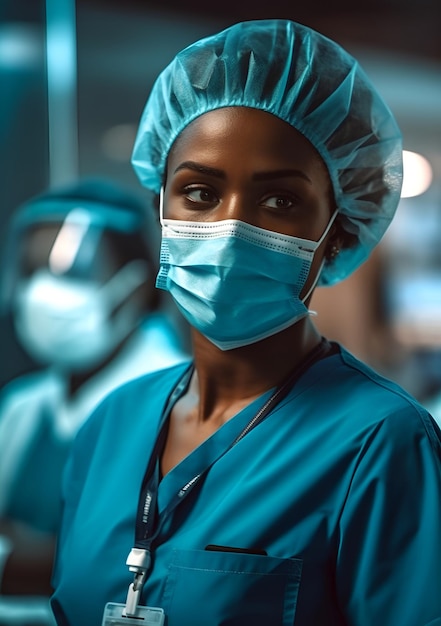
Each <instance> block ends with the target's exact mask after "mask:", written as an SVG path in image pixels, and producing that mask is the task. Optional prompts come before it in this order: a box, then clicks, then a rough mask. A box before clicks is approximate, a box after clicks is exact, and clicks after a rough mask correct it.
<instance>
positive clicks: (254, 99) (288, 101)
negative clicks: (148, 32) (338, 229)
mask: <svg viewBox="0 0 441 626" xmlns="http://www.w3.org/2000/svg"><path fill="white" fill-rule="evenodd" d="M230 106H244V107H251V108H255V109H259V110H262V111H266V112H268V113H271V114H272V115H275V116H276V117H278V118H280V119H281V120H283V121H284V122H287V123H288V124H290V125H291V126H292V127H294V128H295V129H297V130H298V131H299V132H301V133H302V134H303V135H304V136H305V137H306V138H307V139H308V140H309V141H310V142H311V144H312V145H313V146H314V147H315V149H316V150H317V152H318V153H319V154H320V156H321V157H322V159H323V161H324V163H325V165H326V167H327V169H328V172H329V176H330V179H331V183H332V186H333V190H334V196H335V202H336V207H337V209H338V211H339V217H338V220H339V221H340V222H341V225H342V227H343V228H344V229H345V230H346V231H347V232H349V233H351V234H353V235H355V236H356V240H357V243H356V245H355V246H353V247H350V248H346V249H344V250H342V251H340V254H339V255H338V257H337V258H335V259H334V260H333V261H332V262H329V261H328V262H326V264H325V266H324V268H323V271H322V273H321V276H320V282H319V284H320V285H330V284H333V283H336V282H339V281H341V280H343V279H344V278H345V277H346V276H348V275H349V274H350V273H351V272H353V271H354V270H355V269H356V268H357V267H358V266H359V265H360V264H361V263H362V262H363V261H365V260H366V258H367V257H368V256H369V254H370V252H371V251H372V249H373V247H374V246H375V245H376V244H377V243H378V241H379V240H380V239H381V237H382V235H383V234H384V232H385V230H386V228H387V227H388V225H389V223H390V221H391V220H392V217H393V215H394V213H395V210H396V208H397V205H398V201H399V198H400V191H401V182H402V141H401V133H400V130H399V128H398V126H397V124H396V122H395V119H394V117H393V115H392V113H391V111H390V110H389V108H388V106H387V105H386V104H385V103H384V101H383V100H382V98H381V96H380V95H379V94H378V92H377V90H376V88H375V87H374V85H373V84H372V82H371V81H370V79H369V78H368V77H367V76H366V74H365V72H364V71H363V69H362V68H361V67H360V65H359V63H358V62H357V60H356V59H354V58H353V57H352V56H351V55H350V54H348V53H347V52H346V51H345V50H344V49H343V48H341V47H340V46H339V45H338V44H336V43H335V42H333V41H331V40H330V39H328V38H327V37H325V36H323V35H321V34H320V33H318V32H316V31H314V30H312V29H310V28H308V27H307V26H303V25H301V24H297V23H295V22H292V21H289V20H257V21H248V22H242V23H239V24H235V25H233V26H231V27H230V28H227V29H226V30H224V31H222V32H220V33H217V34H215V35H213V36H211V37H206V38H205V39H202V40H200V41H197V42H195V43H194V44H192V45H190V46H188V47H187V48H186V49H185V50H182V51H181V52H180V53H179V54H177V55H176V57H175V58H174V59H173V61H172V62H171V63H170V64H169V65H168V67H166V68H165V69H164V71H163V72H162V73H161V74H160V76H159V77H158V79H157V81H156V83H155V85H154V86H153V89H152V91H151V93H150V96H149V98H148V101H147V104H146V106H145V109H144V112H143V114H142V117H141V121H140V124H139V129H138V134H137V137H136V141H135V146H134V150H133V155H132V164H133V167H134V169H135V172H136V174H137V175H138V177H139V179H140V181H141V183H142V184H143V185H144V186H145V187H147V188H149V189H151V190H152V191H154V192H156V193H159V190H160V187H161V185H162V184H163V181H164V171H165V164H166V161H167V157H168V154H169V152H170V149H171V147H172V144H173V142H174V141H175V139H176V138H177V137H178V135H179V134H180V133H181V132H182V131H183V130H184V128H185V127H186V126H188V124H190V123H191V122H192V121H193V120H194V119H196V118H197V117H199V116H200V115H203V114H204V113H207V112H208V111H212V110H215V109H220V108H222V107H230Z"/></svg>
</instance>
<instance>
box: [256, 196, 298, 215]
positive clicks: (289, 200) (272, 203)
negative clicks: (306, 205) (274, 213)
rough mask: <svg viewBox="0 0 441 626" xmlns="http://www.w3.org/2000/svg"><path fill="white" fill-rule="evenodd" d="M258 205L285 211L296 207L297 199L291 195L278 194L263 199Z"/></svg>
mask: <svg viewBox="0 0 441 626" xmlns="http://www.w3.org/2000/svg"><path fill="white" fill-rule="evenodd" d="M260 204H261V206H264V207H267V208H269V209H272V210H282V211H286V210H288V209H292V208H294V207H295V206H297V205H298V198H297V197H296V196H294V195H292V194H287V193H279V194H275V195H272V196H267V197H266V198H263V199H262V200H261V202H260Z"/></svg>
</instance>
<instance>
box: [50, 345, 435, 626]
mask: <svg viewBox="0 0 441 626" xmlns="http://www.w3.org/2000/svg"><path fill="white" fill-rule="evenodd" d="M184 369H185V366H177V367H174V368H171V369H168V370H166V371H164V372H160V373H154V374H151V375H149V376H147V377H144V378H142V379H139V380H138V381H135V382H133V383H129V384H128V385H127V386H125V387H123V388H121V389H119V390H117V391H116V392H114V393H113V394H112V395H111V396H110V397H109V398H108V399H107V400H106V401H105V402H104V403H103V404H102V405H101V407H100V408H99V409H98V410H97V411H96V413H95V414H94V416H92V417H91V418H90V419H89V420H88V422H87V423H86V425H85V426H84V427H83V429H82V431H81V432H80V434H79V436H78V438H77V441H76V444H75V448H74V454H73V456H72V457H71V460H70V463H69V467H68V471H67V473H66V476H65V479H66V480H65V490H64V493H65V497H66V504H65V514H64V523H63V531H62V534H61V538H60V545H59V553H58V558H57V565H56V572H55V576H54V584H55V588H56V590H55V594H54V597H53V600H52V602H53V607H54V611H55V614H56V615H57V619H58V623H59V624H60V625H61V624H63V625H67V624H69V625H70V626H99V625H100V623H101V615H102V611H103V608H104V605H105V604H106V602H124V601H125V598H126V594H127V588H128V585H129V583H130V582H131V580H132V578H131V574H130V573H129V571H128V568H127V567H126V565H125V560H126V558H127V555H128V552H129V550H130V548H131V547H132V544H133V540H134V531H135V513H136V508H137V503H138V496H139V490H140V485H141V482H142V478H143V474H144V471H145V468H146V465H147V462H148V459H149V456H150V454H151V451H152V448H153V446H154V443H155V438H156V432H157V427H158V422H159V420H160V417H161V413H162V410H163V407H164V405H165V403H166V399H167V397H168V395H169V393H170V392H171V390H172V388H173V387H174V384H175V383H176V382H177V380H178V379H179V378H180V376H181V374H182V372H183V370H184ZM269 393H270V391H269V392H268V393H266V394H264V396H262V397H261V398H259V399H258V400H256V401H254V402H253V403H252V404H251V405H250V406H248V407H246V408H245V409H244V410H242V411H241V412H240V413H239V414H238V415H236V416H235V417H234V418H233V419H231V420H229V421H228V422H227V423H226V424H225V425H224V426H223V427H222V428H221V429H220V430H218V431H217V432H216V433H215V434H214V435H213V436H212V437H211V438H209V439H208V440H207V441H206V442H204V443H203V444H202V445H201V446H200V447H199V448H198V449H196V450H195V451H194V452H193V453H192V454H190V455H189V456H188V457H187V458H186V459H184V460H183V461H182V462H181V463H180V464H179V465H178V466H176V467H175V468H174V469H173V470H172V471H171V472H170V473H168V474H167V475H166V476H165V477H164V478H163V480H162V481H161V483H160V490H159V511H160V512H161V511H163V510H164V507H165V506H166V505H167V503H168V502H169V501H170V498H172V497H173V496H174V495H175V494H176V492H177V491H178V490H179V489H180V488H181V487H182V486H183V485H184V484H185V483H186V482H187V481H188V480H190V479H191V478H192V477H193V476H194V475H195V473H197V472H198V471H199V470H200V469H201V468H202V467H203V466H204V465H205V464H206V463H207V462H208V461H209V460H210V459H212V458H214V456H215V455H217V454H218V453H219V452H221V451H222V450H224V449H225V448H226V447H227V446H228V444H229V443H230V442H231V441H232V440H233V439H234V438H235V436H237V434H238V433H239V432H240V431H241V430H242V428H243V427H244V425H245V424H246V423H247V422H248V420H249V419H250V418H251V417H252V416H253V415H254V414H255V412H256V411H257V410H258V408H260V406H261V405H262V404H263V403H264V402H265V400H266V399H267V398H268V396H269ZM440 529H441V451H440V440H439V432H437V431H436V430H435V426H434V422H433V421H432V420H431V418H430V417H429V416H428V414H427V413H426V412H425V410H424V409H423V408H422V407H420V406H419V405H418V404H417V403H416V402H415V401H414V400H413V399H412V398H410V397H409V396H408V395H407V394H406V393H405V392H403V391H402V390H401V389H399V388H398V387H397V386H395V385H394V384H392V383H390V382H388V381H385V380H384V379H383V378H381V377H379V376H378V375H377V374H375V373H374V372H372V371H371V370H370V369H368V368H367V367H366V366H364V365H363V364H361V363H360V362H358V361H357V360H356V359H354V358H353V357H352V356H350V355H349V354H348V353H347V352H345V351H344V350H341V351H337V353H336V354H333V355H331V356H329V357H327V358H326V359H324V360H322V361H320V362H318V363H316V364H315V365H313V366H312V367H311V368H310V369H309V371H307V372H306V373H305V374H304V375H303V376H302V377H301V379H300V380H299V381H298V382H297V384H296V385H295V387H294V388H293V389H292V391H291V392H290V394H289V395H288V396H287V397H286V398H285V399H284V400H283V401H282V402H281V404H280V405H279V406H277V407H276V408H275V409H274V410H273V411H272V412H271V413H270V415H269V416H268V417H267V419H266V420H265V421H264V422H262V423H261V424H260V425H259V426H257V427H256V428H255V429H254V430H253V431H251V432H250V433H249V434H247V435H246V436H245V437H244V438H243V439H242V440H241V441H240V442H239V443H238V444H237V445H236V446H235V447H233V448H232V449H231V450H230V451H228V452H227V453H226V454H225V455H224V456H223V457H222V458H221V459H220V460H219V461H218V462H217V463H215V465H214V466H213V467H212V469H211V470H210V471H209V473H208V475H207V477H206V479H205V480H204V482H203V484H202V486H201V488H200V489H198V490H197V493H195V494H191V495H190V496H189V497H188V499H187V500H185V501H184V503H183V504H182V506H181V507H180V508H178V509H177V511H176V514H175V515H174V516H173V517H172V518H171V519H170V520H169V522H168V523H166V524H165V525H164V528H163V532H162V535H161V539H160V544H159V545H158V547H157V549H156V550H155V553H154V561H153V570H152V572H151V574H150V576H149V578H148V580H147V583H146V586H145V590H144V596H143V599H144V602H145V603H146V604H149V605H151V606H161V607H162V608H163V609H164V610H165V613H166V615H167V626H220V625H223V626H225V625H228V626H233V625H234V626H236V625H237V626H238V625H239V624H240V625H241V626H248V625H249V626H255V625H257V626H263V625H264V624H265V625H268V624H271V626H278V625H283V626H287V625H293V624H294V623H295V626H312V625H314V626H315V625H325V624H326V625H327V626H343V625H351V626H372V625H373V624H381V626H398V625H400V626H417V625H418V626H424V625H428V624H437V623H438V622H437V620H439V619H440V618H441V593H440V581H441V558H440V555H441V532H440ZM208 544H215V545H218V546H219V545H220V546H234V547H237V548H244V549H250V548H251V549H255V548H260V549H263V550H265V551H266V553H267V556H261V555H256V554H236V553H224V552H211V551H207V550H205V548H206V546H207V545H208Z"/></svg>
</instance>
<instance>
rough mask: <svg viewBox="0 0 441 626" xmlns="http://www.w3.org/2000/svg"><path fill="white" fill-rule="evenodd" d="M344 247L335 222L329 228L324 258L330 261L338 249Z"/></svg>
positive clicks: (337, 252)
mask: <svg viewBox="0 0 441 626" xmlns="http://www.w3.org/2000/svg"><path fill="white" fill-rule="evenodd" d="M343 247H344V240H343V236H342V233H341V230H340V229H339V228H338V226H337V225H336V224H334V225H333V227H332V228H331V233H330V235H329V239H328V242H327V245H326V250H325V258H326V260H327V261H332V260H333V259H335V257H336V256H338V255H339V253H340V250H341V249H342V248H343Z"/></svg>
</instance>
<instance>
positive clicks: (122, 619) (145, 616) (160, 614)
mask: <svg viewBox="0 0 441 626" xmlns="http://www.w3.org/2000/svg"><path fill="white" fill-rule="evenodd" d="M125 608H126V605H125V604H120V603H117V602H108V603H107V604H106V606H105V607H104V614H103V621H102V622H101V626H130V625H131V624H136V625H137V626H163V625H164V622H165V614H164V611H163V609H161V608H159V607H155V606H138V608H137V611H136V617H129V616H128V615H125V614H124V609H125Z"/></svg>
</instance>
